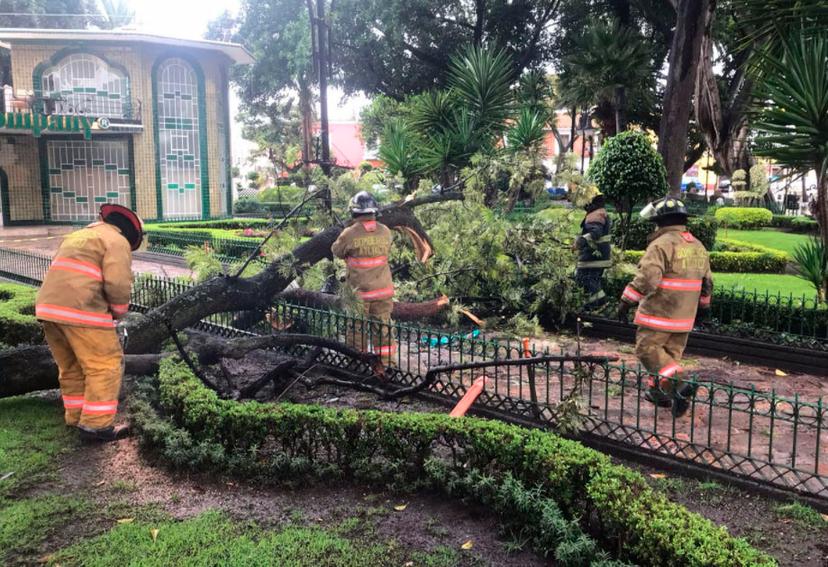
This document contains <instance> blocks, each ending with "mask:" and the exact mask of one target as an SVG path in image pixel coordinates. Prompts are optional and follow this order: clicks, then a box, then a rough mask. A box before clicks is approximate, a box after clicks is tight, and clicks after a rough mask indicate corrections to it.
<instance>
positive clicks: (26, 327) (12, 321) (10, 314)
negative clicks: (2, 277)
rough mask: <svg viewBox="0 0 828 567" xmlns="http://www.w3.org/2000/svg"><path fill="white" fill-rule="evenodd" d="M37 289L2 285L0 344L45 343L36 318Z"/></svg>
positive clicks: (0, 295) (0, 297) (0, 292)
mask: <svg viewBox="0 0 828 567" xmlns="http://www.w3.org/2000/svg"><path fill="white" fill-rule="evenodd" d="M35 295H37V289H36V288H33V287H29V286H25V285H17V284H0V343H2V344H6V345H8V346H17V345H19V344H24V343H30V344H38V343H41V342H43V330H42V329H41V328H40V325H38V324H37V319H35V317H34V302H35Z"/></svg>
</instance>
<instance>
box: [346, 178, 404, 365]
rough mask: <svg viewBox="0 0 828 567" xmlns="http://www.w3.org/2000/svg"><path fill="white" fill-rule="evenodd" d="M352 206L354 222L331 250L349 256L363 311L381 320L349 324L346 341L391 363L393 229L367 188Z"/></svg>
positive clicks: (349, 277)
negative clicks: (381, 216)
mask: <svg viewBox="0 0 828 567" xmlns="http://www.w3.org/2000/svg"><path fill="white" fill-rule="evenodd" d="M350 208H351V216H352V217H353V222H352V223H351V225H350V226H348V227H347V228H346V229H345V230H343V231H342V234H340V235H339V238H337V239H336V242H334V244H333V246H331V252H333V254H334V256H336V257H337V258H341V259H343V260H345V264H346V266H347V271H346V281H347V283H348V285H349V286H350V287H351V288H352V289H353V291H354V292H355V294H356V296H357V298H358V299H359V300H360V308H361V310H362V314H364V315H365V317H367V318H369V319H372V320H375V321H377V322H376V323H373V324H372V325H371V326H370V327H368V328H363V326H362V325H361V324H359V323H356V324H355V325H353V326H351V327H349V328H348V329H347V333H346V342H347V343H348V344H349V345H350V346H352V347H354V348H357V349H359V350H363V351H373V352H374V353H376V354H378V355H379V356H380V358H381V359H382V360H383V362H385V363H386V364H387V365H390V364H391V363H392V362H393V360H394V354H395V347H394V342H393V337H392V334H391V327H390V323H391V311H392V310H393V307H394V282H393V280H392V278H391V269H390V268H389V267H388V256H389V254H390V253H391V242H392V237H391V230H390V229H389V228H388V227H387V226H385V225H384V224H382V223H380V222H378V221H377V212H378V210H379V207H378V205H377V201H376V199H374V197H373V195H371V194H370V193H368V192H367V191H361V192H359V193H357V194H356V195H354V197H353V198H352V199H351V203H350Z"/></svg>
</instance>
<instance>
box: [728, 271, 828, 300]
mask: <svg viewBox="0 0 828 567" xmlns="http://www.w3.org/2000/svg"><path fill="white" fill-rule="evenodd" d="M713 282H714V284H715V287H716V288H717V289H724V288H731V287H735V288H736V289H744V290H745V291H753V290H757V291H758V292H760V293H762V294H764V293H765V291H767V292H768V293H770V294H771V295H776V294H777V293H781V294H782V295H784V296H786V297H787V296H788V295H790V294H793V296H794V297H802V295H805V296H806V297H807V298H809V299H810V298H812V297H814V295H815V294H816V292H815V291H814V288H813V286H812V285H811V284H809V283H808V282H806V281H805V280H803V279H802V278H798V277H796V276H786V275H780V274H725V273H720V272H716V273H714V274H713Z"/></svg>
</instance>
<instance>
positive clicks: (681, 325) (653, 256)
mask: <svg viewBox="0 0 828 567" xmlns="http://www.w3.org/2000/svg"><path fill="white" fill-rule="evenodd" d="M641 216H642V217H644V218H646V219H648V220H651V221H653V222H655V223H656V225H657V226H658V228H657V230H656V231H655V232H653V233H652V234H651V235H650V236H649V244H648V246H647V251H646V252H645V253H644V256H643V258H641V261H640V262H639V264H638V271H637V272H636V274H635V279H633V281H632V282H631V283H630V284H629V285H628V286H627V287H626V288H625V289H624V292H623V295H622V296H621V302H620V304H619V317H620V318H621V319H623V320H626V319H627V313H628V311H629V310H630V308H631V307H632V306H634V305H638V310H637V311H636V315H635V324H636V325H637V326H638V332H637V333H636V341H635V352H636V356H637V357H638V359H639V360H640V361H641V364H642V365H644V367H645V368H646V369H647V370H648V371H649V372H650V373H651V374H650V383H649V390H648V391H647V393H646V394H645V398H647V400H649V401H650V402H652V403H654V404H658V405H660V406H662V407H671V406H672V411H673V415H675V416H681V415H684V413H685V412H686V411H687V409H688V407H689V406H690V400H691V399H692V398H693V396H694V395H695V386H694V385H693V384H690V383H683V382H682V380H681V379H682V377H683V373H684V370H683V368H682V367H681V357H682V354H683V353H684V348H685V346H686V345H687V338H688V337H689V334H690V331H691V330H692V329H693V325H694V324H695V320H696V315H697V312H698V310H699V309H701V310H708V309H709V308H710V300H711V295H712V293H713V277H712V274H711V272H710V261H709V257H708V254H707V250H706V249H705V248H704V245H703V244H702V243H701V242H699V241H698V240H697V239H696V238H695V237H694V236H693V235H692V234H691V233H690V232H689V231H688V230H687V226H686V225H687V218H688V217H689V214H688V212H687V209H686V208H685V206H684V203H682V202H681V201H680V200H678V199H675V198H672V197H667V198H665V199H661V200H659V201H655V202H654V203H651V204H650V205H648V206H647V207H646V208H645V209H644V210H643V211H641Z"/></svg>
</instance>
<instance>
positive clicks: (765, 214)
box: [716, 207, 773, 228]
mask: <svg viewBox="0 0 828 567" xmlns="http://www.w3.org/2000/svg"><path fill="white" fill-rule="evenodd" d="M716 220H717V221H719V224H720V225H722V226H726V227H728V228H761V227H765V226H770V224H771V221H772V220H773V213H771V212H770V211H769V210H767V209H764V208H761V207H724V208H721V209H717V210H716Z"/></svg>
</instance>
